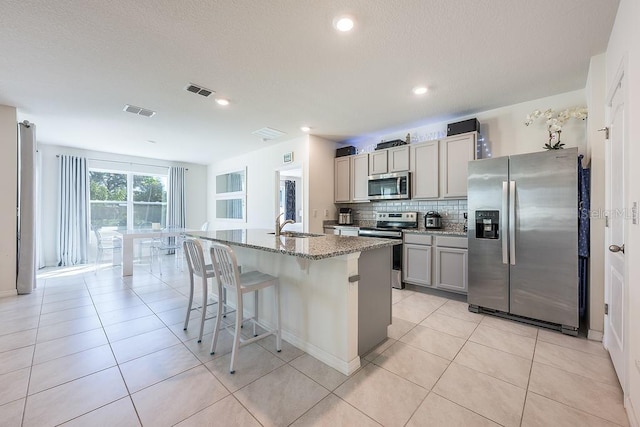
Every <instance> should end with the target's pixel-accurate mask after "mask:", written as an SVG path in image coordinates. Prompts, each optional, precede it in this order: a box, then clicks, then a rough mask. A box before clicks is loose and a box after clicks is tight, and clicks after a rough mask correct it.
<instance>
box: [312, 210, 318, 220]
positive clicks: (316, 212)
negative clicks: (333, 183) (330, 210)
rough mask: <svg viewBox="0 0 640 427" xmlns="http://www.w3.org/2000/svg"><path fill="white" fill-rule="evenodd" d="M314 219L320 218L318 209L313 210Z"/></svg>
mask: <svg viewBox="0 0 640 427" xmlns="http://www.w3.org/2000/svg"><path fill="white" fill-rule="evenodd" d="M313 217H314V218H317V217H318V209H314V210H313Z"/></svg>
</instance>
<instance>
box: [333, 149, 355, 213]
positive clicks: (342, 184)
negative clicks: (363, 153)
mask: <svg viewBox="0 0 640 427" xmlns="http://www.w3.org/2000/svg"><path fill="white" fill-rule="evenodd" d="M333 172H334V175H335V179H334V186H335V187H334V192H333V196H334V199H335V202H336V203H341V202H350V201H351V157H336V160H335V165H334V168H333Z"/></svg>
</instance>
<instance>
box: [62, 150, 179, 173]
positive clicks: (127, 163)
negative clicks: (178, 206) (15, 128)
mask: <svg viewBox="0 0 640 427" xmlns="http://www.w3.org/2000/svg"><path fill="white" fill-rule="evenodd" d="M56 157H60V154H56ZM87 160H94V161H96V162H111V163H122V164H124V165H136V166H152V167H154V168H167V169H169V168H170V167H171V166H159V165H150V164H148V163H135V162H122V161H120V160H104V159H92V158H87ZM184 170H189V168H184Z"/></svg>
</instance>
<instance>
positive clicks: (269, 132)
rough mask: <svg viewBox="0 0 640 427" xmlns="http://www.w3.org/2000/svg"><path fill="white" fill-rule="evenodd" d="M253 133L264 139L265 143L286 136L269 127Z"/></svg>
mask: <svg viewBox="0 0 640 427" xmlns="http://www.w3.org/2000/svg"><path fill="white" fill-rule="evenodd" d="M251 133H252V134H254V135H258V136H259V137H261V138H262V140H263V141H270V140H272V139H276V138H279V137H281V136H282V135H285V132H282V131H279V130H277V129H272V128H268V127H267V128H262V129H258V130H254V131H253V132H251Z"/></svg>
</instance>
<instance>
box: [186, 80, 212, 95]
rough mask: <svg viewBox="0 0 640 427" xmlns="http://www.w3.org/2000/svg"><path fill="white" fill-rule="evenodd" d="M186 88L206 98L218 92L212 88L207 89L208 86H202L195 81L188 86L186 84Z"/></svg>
mask: <svg viewBox="0 0 640 427" xmlns="http://www.w3.org/2000/svg"><path fill="white" fill-rule="evenodd" d="M184 90H186V91H187V92H191V93H196V94H198V95H202V96H204V97H205V98H206V97H208V96H209V95H211V94H212V93H216V92H215V91H213V90H211V89H207V88H204V87H202V86H199V85H195V84H193V83H189V84H188V85H187V86H185V88H184Z"/></svg>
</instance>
